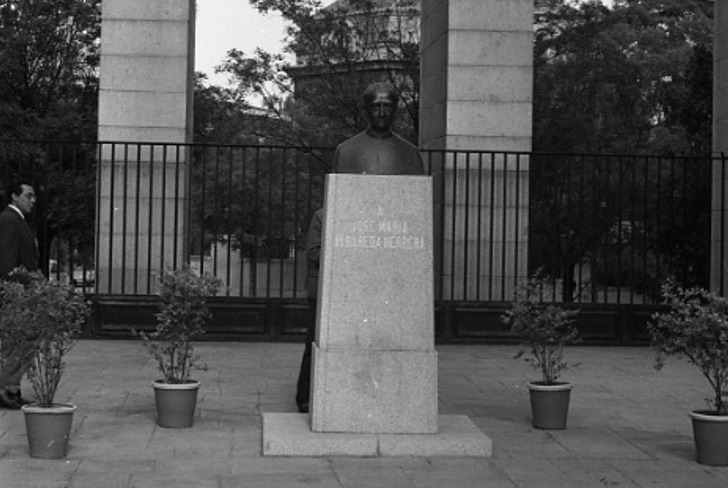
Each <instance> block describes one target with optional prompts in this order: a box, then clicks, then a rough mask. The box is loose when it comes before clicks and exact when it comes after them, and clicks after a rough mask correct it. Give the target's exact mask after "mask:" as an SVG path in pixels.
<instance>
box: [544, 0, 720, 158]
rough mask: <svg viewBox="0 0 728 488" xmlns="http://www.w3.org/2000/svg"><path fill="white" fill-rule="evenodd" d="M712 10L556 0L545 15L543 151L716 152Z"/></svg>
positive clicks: (656, 2)
mask: <svg viewBox="0 0 728 488" xmlns="http://www.w3.org/2000/svg"><path fill="white" fill-rule="evenodd" d="M712 11H713V7H712V2H711V1H709V0H689V1H682V0H681V1H677V0H639V1H637V0H621V1H617V2H616V3H615V5H614V8H607V7H606V6H604V5H602V4H601V3H599V2H593V1H592V2H587V3H582V4H579V5H574V4H572V3H571V2H566V1H564V0H552V1H551V2H550V4H549V8H547V9H545V10H543V11H541V12H539V14H538V15H537V16H536V26H537V28H536V42H535V48H534V51H535V52H534V63H535V65H534V71H535V93H534V149H535V150H536V151H549V152H550V151H569V152H595V153H596V152H599V153H631V154H634V153H642V154H665V153H667V154H699V155H705V154H708V153H709V152H710V149H709V148H710V146H709V142H708V144H707V145H706V141H709V140H710V128H709V126H710V100H711V96H710V95H711V94H712V82H711V79H712V72H711V62H710V61H709V60H708V55H709V52H710V51H709V49H707V47H708V46H711V45H712V20H711V19H712ZM696 95H700V96H702V97H703V99H701V101H700V102H698V105H695V103H694V98H693V97H694V96H696ZM706 95H707V97H706ZM706 122H707V123H706Z"/></svg>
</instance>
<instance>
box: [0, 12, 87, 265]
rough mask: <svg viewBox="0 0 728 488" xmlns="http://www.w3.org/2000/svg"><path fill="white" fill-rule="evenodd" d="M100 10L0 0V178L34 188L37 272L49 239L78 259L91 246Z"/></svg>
mask: <svg viewBox="0 0 728 488" xmlns="http://www.w3.org/2000/svg"><path fill="white" fill-rule="evenodd" d="M100 9H101V0H4V1H2V0H0V66H1V67H2V68H1V69H0V153H1V154H0V165H1V166H0V178H2V180H3V181H6V179H7V178H11V177H13V176H14V175H21V176H23V177H26V178H30V179H32V180H34V181H35V183H36V186H37V188H36V189H37V190H38V192H39V201H38V207H37V209H36V212H35V213H36V218H35V224H36V225H35V227H36V230H37V232H38V240H39V244H40V245H39V247H40V251H41V263H42V268H43V269H47V267H46V264H47V263H48V260H49V257H50V252H51V246H52V243H54V242H55V243H56V244H59V246H57V247H62V248H69V247H70V248H73V252H79V250H80V251H81V253H82V254H84V256H82V257H80V259H84V260H85V259H90V255H91V253H92V249H93V230H94V229H93V226H92V225H89V222H93V219H94V188H95V171H94V167H93V165H92V159H93V157H94V151H95V149H94V146H93V145H92V144H90V143H93V141H95V139H96V134H97V129H96V127H97V120H96V114H97V105H98V100H97V99H98V64H99V45H100V32H101V14H100ZM19 141H20V142H19ZM41 141H43V142H41ZM48 141H53V143H52V144H51V143H48ZM58 141H61V142H63V143H66V144H65V145H62V144H57V142H58ZM3 203H4V202H3ZM59 239H60V240H62V241H63V244H62V245H60V243H59Z"/></svg>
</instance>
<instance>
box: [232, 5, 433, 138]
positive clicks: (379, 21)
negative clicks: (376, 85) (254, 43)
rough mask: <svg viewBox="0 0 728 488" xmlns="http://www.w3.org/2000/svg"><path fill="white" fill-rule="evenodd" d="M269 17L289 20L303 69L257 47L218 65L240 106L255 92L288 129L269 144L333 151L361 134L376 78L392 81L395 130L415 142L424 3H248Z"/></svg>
mask: <svg viewBox="0 0 728 488" xmlns="http://www.w3.org/2000/svg"><path fill="white" fill-rule="evenodd" d="M250 3H251V4H252V5H254V6H255V7H257V8H258V10H260V11H261V12H263V13H267V12H270V11H276V12H279V13H280V14H281V15H282V16H283V18H284V19H286V20H288V21H289V22H290V27H289V28H288V31H287V36H288V37H287V40H286V42H287V46H286V49H285V50H286V52H287V53H289V54H291V55H295V56H296V57H297V64H296V65H293V64H291V63H290V62H288V61H286V59H285V58H284V57H283V56H280V55H278V56H274V55H271V54H269V53H266V52H264V51H262V50H256V52H255V53H254V54H253V55H252V56H247V55H246V54H245V53H243V52H242V51H239V50H235V49H233V50H231V51H230V52H229V53H228V56H227V58H226V60H225V61H224V63H223V64H222V65H221V66H220V67H219V68H218V70H219V71H220V72H225V73H228V74H229V75H230V76H231V78H232V79H233V81H234V84H235V88H234V89H233V90H231V91H230V92H228V95H229V97H230V100H233V101H236V102H238V103H244V102H243V101H244V100H245V99H246V98H247V97H249V96H250V95H251V94H255V95H257V96H259V97H260V98H261V99H262V101H263V104H264V107H265V108H266V109H267V110H268V111H270V113H272V114H275V116H276V117H278V118H279V119H281V120H286V121H287V122H288V123H289V125H288V126H287V127H285V130H283V131H275V130H274V131H271V127H270V126H267V127H260V125H258V126H256V130H257V129H264V130H266V131H268V132H267V133H266V134H265V137H266V140H268V141H270V142H271V143H281V144H288V145H301V146H333V145H336V144H338V143H339V142H341V141H342V140H344V139H346V138H347V137H350V136H351V135H353V134H355V133H356V132H359V131H360V130H362V128H363V127H365V126H366V117H365V114H364V111H363V107H362V106H361V96H362V93H363V92H364V90H365V89H366V87H367V86H368V85H369V84H370V83H371V82H372V81H374V80H380V81H381V80H387V81H390V82H392V84H393V85H394V86H395V88H396V89H397V90H398V92H399V94H400V97H401V99H402V102H403V103H402V108H403V109H402V110H401V111H400V116H399V119H398V120H397V122H396V124H395V130H396V131H397V132H399V133H400V134H402V135H403V136H405V137H407V138H409V139H410V140H412V141H414V142H416V141H417V120H418V106H419V2H417V1H416V0H386V1H385V0H376V1H374V0H347V1H345V2H343V1H340V2H337V3H336V4H334V5H332V6H330V7H329V8H321V3H320V2H319V1H318V0H294V1H289V0H250Z"/></svg>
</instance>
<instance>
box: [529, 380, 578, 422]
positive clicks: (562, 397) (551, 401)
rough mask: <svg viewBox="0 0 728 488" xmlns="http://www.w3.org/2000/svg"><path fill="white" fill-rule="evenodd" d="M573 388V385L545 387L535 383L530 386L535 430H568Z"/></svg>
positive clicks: (559, 384)
mask: <svg viewBox="0 0 728 488" xmlns="http://www.w3.org/2000/svg"><path fill="white" fill-rule="evenodd" d="M571 388H572V385H571V383H557V384H554V385H545V384H542V383H541V382H538V381H535V382H531V383H529V384H528V391H529V394H530V397H531V413H532V415H533V426H534V427H535V428H537V429H550V430H559V429H565V428H566V419H567V416H568V413H569V399H570V398H571Z"/></svg>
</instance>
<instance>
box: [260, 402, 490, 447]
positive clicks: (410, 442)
mask: <svg viewBox="0 0 728 488" xmlns="http://www.w3.org/2000/svg"><path fill="white" fill-rule="evenodd" d="M492 453H493V442H492V441H491V439H490V437H488V436H486V435H485V434H483V433H482V432H481V431H480V429H478V427H477V426H476V425H475V424H474V423H473V421H472V420H470V418H469V417H467V416H465V415H440V416H439V417H438V432H437V433H436V434H354V433H320V432H313V431H312V430H311V426H310V423H309V418H308V414H303V413H264V414H263V455H264V456H300V457H328V456H357V457H398V456H414V457H419V456H421V457H490V456H491V455H492Z"/></svg>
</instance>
